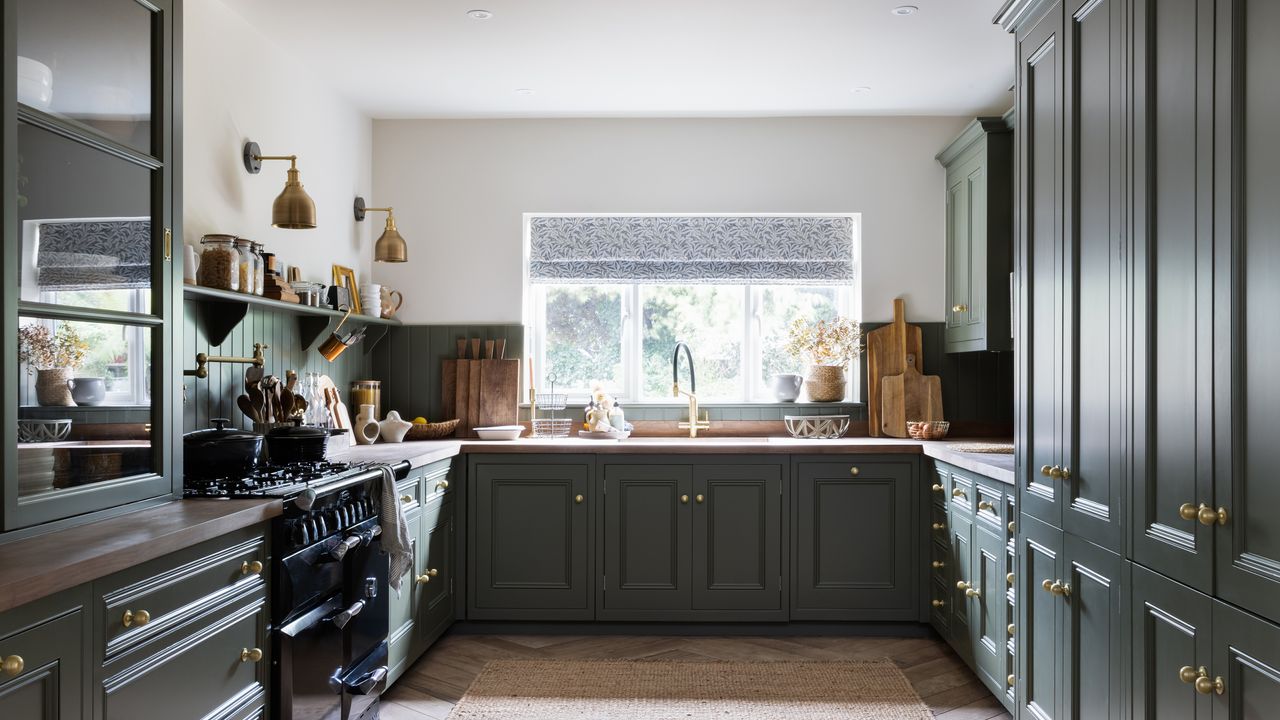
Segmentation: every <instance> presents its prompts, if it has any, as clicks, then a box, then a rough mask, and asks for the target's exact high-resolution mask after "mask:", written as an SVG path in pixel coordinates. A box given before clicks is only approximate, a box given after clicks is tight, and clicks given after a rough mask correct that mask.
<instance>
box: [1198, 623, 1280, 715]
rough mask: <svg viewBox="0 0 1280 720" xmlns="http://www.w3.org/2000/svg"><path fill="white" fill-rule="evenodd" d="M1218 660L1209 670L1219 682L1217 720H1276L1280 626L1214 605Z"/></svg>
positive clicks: (1279, 695)
mask: <svg viewBox="0 0 1280 720" xmlns="http://www.w3.org/2000/svg"><path fill="white" fill-rule="evenodd" d="M1212 660H1213V664H1212V665H1211V666H1210V667H1209V668H1206V670H1207V675H1208V676H1209V677H1210V678H1211V679H1212V681H1213V687H1214V692H1213V695H1212V697H1213V717H1214V719H1215V720H1219V719H1225V720H1262V719H1263V718H1271V717H1275V715H1276V713H1277V709H1280V626H1277V625H1275V624H1273V623H1269V622H1267V621H1265V620H1262V619H1260V618H1257V617H1255V616H1253V615H1250V614H1248V613H1246V612H1243V611H1241V610H1239V609H1237V608H1234V607H1231V606H1230V605H1227V604H1226V603H1224V602H1221V601H1214V603H1213V657H1212ZM1197 669H1198V668H1197ZM1219 691H1220V692H1219Z"/></svg>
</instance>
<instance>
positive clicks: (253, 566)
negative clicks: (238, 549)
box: [240, 560, 262, 575]
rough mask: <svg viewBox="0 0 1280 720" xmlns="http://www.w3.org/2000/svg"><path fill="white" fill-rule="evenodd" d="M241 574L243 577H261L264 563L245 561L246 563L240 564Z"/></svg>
mask: <svg viewBox="0 0 1280 720" xmlns="http://www.w3.org/2000/svg"><path fill="white" fill-rule="evenodd" d="M240 574H241V575H261V574H262V562H261V561H259V560H245V561H244V562H242V563H240Z"/></svg>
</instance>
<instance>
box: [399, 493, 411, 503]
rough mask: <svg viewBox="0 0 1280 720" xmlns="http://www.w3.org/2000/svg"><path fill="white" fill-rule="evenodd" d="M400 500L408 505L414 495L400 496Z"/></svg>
mask: <svg viewBox="0 0 1280 720" xmlns="http://www.w3.org/2000/svg"><path fill="white" fill-rule="evenodd" d="M400 502H402V503H404V504H405V505H408V504H409V503H411V502H413V496H412V495H401V496H400Z"/></svg>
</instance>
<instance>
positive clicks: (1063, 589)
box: [1040, 580, 1071, 595]
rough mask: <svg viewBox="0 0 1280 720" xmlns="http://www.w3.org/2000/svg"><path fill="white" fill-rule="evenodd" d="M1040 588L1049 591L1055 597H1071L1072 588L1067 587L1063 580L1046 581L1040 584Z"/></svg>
mask: <svg viewBox="0 0 1280 720" xmlns="http://www.w3.org/2000/svg"><path fill="white" fill-rule="evenodd" d="M1040 587H1042V588H1044V589H1045V590H1048V591H1049V592H1050V593H1052V594H1054V595H1070V594H1071V586H1070V585H1065V584H1063V582H1062V581H1061V580H1045V581H1043V582H1041V583H1040Z"/></svg>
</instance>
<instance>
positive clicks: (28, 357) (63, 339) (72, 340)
mask: <svg viewBox="0 0 1280 720" xmlns="http://www.w3.org/2000/svg"><path fill="white" fill-rule="evenodd" d="M88 352H89V344H88V343H86V342H85V341H84V340H82V339H80V333H77V332H76V330H75V328H73V327H72V326H71V324H70V323H65V322H64V323H59V324H58V329H57V331H51V330H49V328H48V327H47V326H45V325H23V326H22V327H20V328H18V360H19V361H21V362H23V363H26V365H27V372H28V373H31V372H34V371H36V370H51V369H53V368H67V369H71V368H77V367H80V363H82V362H84V356H85V354H86V353H88Z"/></svg>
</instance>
